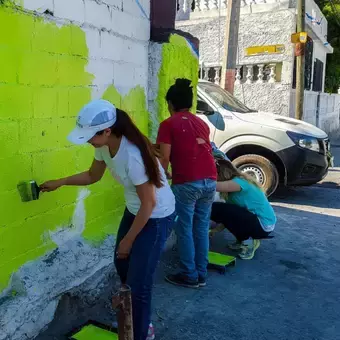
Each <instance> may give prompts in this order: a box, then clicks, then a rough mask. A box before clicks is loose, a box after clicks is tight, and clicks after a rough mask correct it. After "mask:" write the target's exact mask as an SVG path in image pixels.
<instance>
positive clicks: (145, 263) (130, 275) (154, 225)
mask: <svg viewBox="0 0 340 340" xmlns="http://www.w3.org/2000/svg"><path fill="white" fill-rule="evenodd" d="M134 219H135V215H133V214H131V213H130V212H129V211H128V210H127V209H125V212H124V215H123V218H122V220H121V222H120V226H119V230H118V234H117V240H116V249H115V266H116V269H117V273H118V275H119V277H120V280H121V282H122V283H123V284H127V285H129V286H130V287H131V295H132V313H133V332H134V340H146V338H147V336H148V329H149V324H150V318H151V290H152V285H153V279H154V273H155V270H156V267H157V264H158V262H159V259H160V256H161V253H162V251H163V248H164V245H165V242H166V240H167V238H168V236H169V235H170V232H171V229H172V227H173V223H174V220H175V214H172V215H170V216H168V217H165V218H150V219H149V221H148V223H147V224H146V225H145V227H144V228H143V229H142V231H141V232H140V233H139V235H138V236H137V238H136V240H135V241H134V242H133V245H132V249H131V252H130V256H129V257H128V258H127V259H118V258H117V257H116V250H117V247H118V245H119V243H120V241H121V240H122V239H123V238H124V237H125V235H126V234H127V233H128V231H129V230H130V228H131V225H132V223H133V221H134Z"/></svg>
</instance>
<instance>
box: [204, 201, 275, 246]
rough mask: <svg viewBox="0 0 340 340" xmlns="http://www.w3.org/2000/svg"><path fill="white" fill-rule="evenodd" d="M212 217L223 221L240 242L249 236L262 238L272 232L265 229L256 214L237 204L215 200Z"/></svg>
mask: <svg viewBox="0 0 340 340" xmlns="http://www.w3.org/2000/svg"><path fill="white" fill-rule="evenodd" d="M210 219H211V220H212V221H214V222H215V223H222V224H223V225H224V226H225V227H226V228H227V229H228V230H229V231H230V232H231V233H232V234H233V235H234V236H235V237H236V239H237V240H238V241H240V242H242V241H245V240H248V239H249V237H251V238H253V239H255V240H260V239H263V238H267V236H268V235H269V234H270V233H268V232H266V231H264V230H263V228H262V226H261V224H260V222H259V220H258V218H257V216H256V215H254V214H253V213H251V212H250V211H248V210H247V209H245V208H242V207H240V206H238V205H236V204H232V203H223V202H214V203H213V205H212V209H211V216H210Z"/></svg>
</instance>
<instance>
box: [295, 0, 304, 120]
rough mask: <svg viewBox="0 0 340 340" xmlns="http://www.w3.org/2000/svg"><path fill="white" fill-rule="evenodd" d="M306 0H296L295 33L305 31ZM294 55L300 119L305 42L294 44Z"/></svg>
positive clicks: (296, 100)
mask: <svg viewBox="0 0 340 340" xmlns="http://www.w3.org/2000/svg"><path fill="white" fill-rule="evenodd" d="M305 6H306V0H297V22H296V28H297V33H301V32H304V31H305V16H306V10H305ZM295 56H296V97H295V118H296V119H300V120H301V119H302V116H303V102H304V93H305V43H301V42H299V43H297V44H296V45H295Z"/></svg>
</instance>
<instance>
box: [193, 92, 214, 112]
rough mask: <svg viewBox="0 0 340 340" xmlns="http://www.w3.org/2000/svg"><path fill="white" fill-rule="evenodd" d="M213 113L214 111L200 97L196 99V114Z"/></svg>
mask: <svg viewBox="0 0 340 340" xmlns="http://www.w3.org/2000/svg"><path fill="white" fill-rule="evenodd" d="M209 112H210V113H212V112H214V109H213V108H212V107H211V106H210V105H209V104H208V103H207V102H206V101H204V100H203V99H202V98H201V97H200V96H198V97H197V109H196V113H197V114H207V113H209Z"/></svg>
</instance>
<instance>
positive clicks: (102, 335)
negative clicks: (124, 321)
mask: <svg viewBox="0 0 340 340" xmlns="http://www.w3.org/2000/svg"><path fill="white" fill-rule="evenodd" d="M68 338H69V339H71V340H118V334H117V329H116V328H112V327H111V328H110V327H107V326H105V325H102V324H99V323H97V322H95V321H89V322H88V323H86V324H85V325H83V326H82V327H80V328H79V329H78V330H77V331H75V332H73V333H72V334H71V335H69V336H68Z"/></svg>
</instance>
